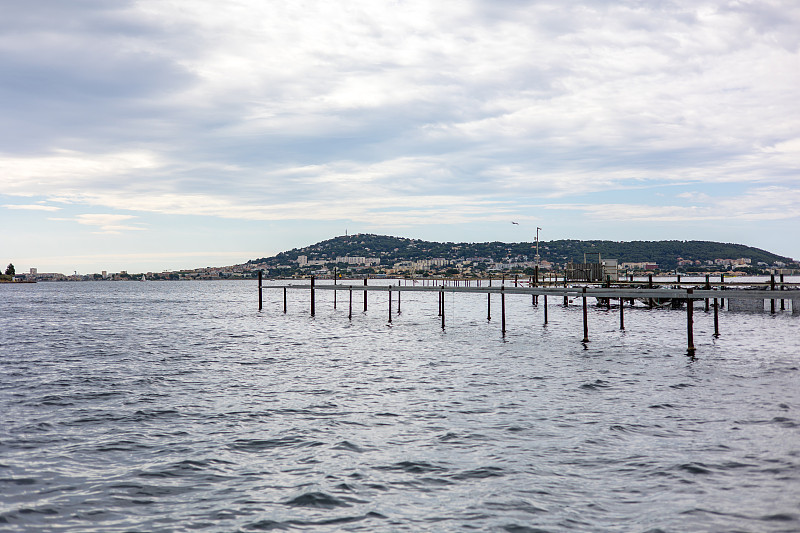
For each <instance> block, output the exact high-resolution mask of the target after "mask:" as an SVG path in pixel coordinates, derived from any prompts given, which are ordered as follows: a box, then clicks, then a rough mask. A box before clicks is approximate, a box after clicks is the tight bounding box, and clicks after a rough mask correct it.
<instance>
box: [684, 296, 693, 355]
mask: <svg viewBox="0 0 800 533" xmlns="http://www.w3.org/2000/svg"><path fill="white" fill-rule="evenodd" d="M692 292H694V290H693V289H686V339H687V342H688V346H687V352H688V354H689V355H690V356H694V351H695V350H694V317H693V316H692V312H693V311H694V300H692Z"/></svg>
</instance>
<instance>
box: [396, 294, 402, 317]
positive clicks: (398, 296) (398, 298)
mask: <svg viewBox="0 0 800 533" xmlns="http://www.w3.org/2000/svg"><path fill="white" fill-rule="evenodd" d="M400 294H402V293H401V292H400V291H397V314H398V315H399V314H400Z"/></svg>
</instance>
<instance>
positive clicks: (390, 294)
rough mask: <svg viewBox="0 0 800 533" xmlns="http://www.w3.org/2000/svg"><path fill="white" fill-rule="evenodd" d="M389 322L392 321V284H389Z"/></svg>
mask: <svg viewBox="0 0 800 533" xmlns="http://www.w3.org/2000/svg"><path fill="white" fill-rule="evenodd" d="M397 294H400V293H399V292H398V293H397ZM389 323H390V324H391V323H392V286H391V285H389Z"/></svg>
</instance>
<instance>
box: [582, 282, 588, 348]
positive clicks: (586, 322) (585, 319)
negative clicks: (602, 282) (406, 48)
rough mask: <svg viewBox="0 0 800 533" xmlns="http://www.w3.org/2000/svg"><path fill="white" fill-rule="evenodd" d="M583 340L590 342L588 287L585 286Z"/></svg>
mask: <svg viewBox="0 0 800 533" xmlns="http://www.w3.org/2000/svg"><path fill="white" fill-rule="evenodd" d="M583 342H589V320H588V316H587V314H586V287H584V288H583Z"/></svg>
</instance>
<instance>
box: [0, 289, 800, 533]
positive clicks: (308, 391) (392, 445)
mask: <svg viewBox="0 0 800 533" xmlns="http://www.w3.org/2000/svg"><path fill="white" fill-rule="evenodd" d="M395 297H396V294H395ZM0 298H2V300H0V301H2V313H0V376H2V379H1V380H0V530H2V531H103V532H114V531H189V530H199V531H226V532H227V531H242V532H252V531H465V530H466V531H469V530H474V531H499V532H526V531H527V532H531V531H553V532H555V531H586V532H589V531H592V532H597V531H609V532H611V531H620V532H622V531H625V532H628V531H641V532H644V531H652V532H655V531H665V532H666V531H758V532H763V531H768V532H773V531H798V530H800V386H799V385H798V383H800V382H799V381H798V378H799V377H800V334H799V332H800V329H799V328H800V317H797V316H794V317H793V316H791V315H790V314H789V313H787V312H784V313H777V314H776V315H770V314H768V313H767V314H757V313H729V312H722V313H721V314H720V329H721V333H722V335H721V337H720V338H718V339H714V338H713V336H712V333H713V321H712V320H713V319H712V317H711V315H710V314H706V313H704V312H703V311H702V309H701V306H700V304H698V309H697V310H696V311H695V345H696V346H697V354H696V355H697V357H696V359H690V358H688V357H687V356H686V338H685V335H686V325H685V311H684V312H682V311H679V310H678V311H672V310H654V311H648V310H646V309H645V308H638V309H633V310H628V309H626V310H625V311H626V313H625V325H626V330H625V331H624V332H621V331H619V329H618V325H619V323H618V314H617V311H616V309H613V308H612V310H611V311H610V312H608V311H605V310H603V309H599V308H594V307H593V308H591V309H590V311H589V337H590V342H589V343H588V344H587V345H586V346H584V345H583V344H581V342H580V340H581V338H582V336H583V331H582V325H581V324H582V322H581V310H580V307H579V306H577V305H573V306H570V307H569V308H566V309H565V308H563V307H562V306H560V305H556V304H558V303H560V301H559V302H554V301H552V300H553V299H551V301H550V302H549V303H550V307H549V312H548V318H549V324H548V325H547V326H546V327H544V326H543V324H542V322H543V320H542V317H543V315H542V306H541V300H540V305H539V307H538V308H534V307H533V306H532V305H531V299H530V297H528V296H513V297H512V296H509V297H507V299H506V300H507V307H508V317H507V321H508V326H507V327H508V333H507V334H506V336H505V337H503V336H502V335H501V334H500V324H499V322H500V320H499V318H500V317H499V311H500V309H499V298H497V297H495V300H494V301H493V305H492V310H493V315H494V317H493V320H492V321H491V322H487V320H486V296H485V295H467V294H458V295H452V294H448V295H447V301H446V320H447V329H446V330H445V331H444V332H442V330H441V322H440V319H439V317H438V316H437V297H436V295H435V294H433V293H403V294H402V306H401V310H402V314H401V315H399V316H397V315H395V316H394V317H393V322H392V324H391V326H389V325H388V324H387V313H388V312H387V305H386V295H385V294H379V293H370V296H369V298H370V307H369V310H368V312H367V313H366V315H364V314H363V313H362V311H361V310H362V299H361V298H362V293H361V292H360V291H359V292H357V293H354V297H353V299H354V313H353V314H354V316H353V320H352V321H348V319H347V313H348V308H347V307H348V300H347V298H348V294H347V293H346V292H344V293H342V292H339V293H338V295H337V303H338V305H337V309H336V310H334V309H333V294H332V293H330V292H327V291H317V315H316V317H315V318H311V317H309V315H308V293H307V292H290V293H289V312H288V313H287V314H286V315H284V314H283V313H282V312H281V311H282V293H280V292H279V291H275V290H273V291H272V292H270V291H267V292H266V294H265V304H264V311H263V312H262V313H258V312H257V310H256V307H257V293H256V287H255V283H254V282H183V283H180V282H148V283H137V282H117V283H51V284H47V283H39V284H36V285H0ZM576 303H577V302H576ZM395 310H396V306H395Z"/></svg>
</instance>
